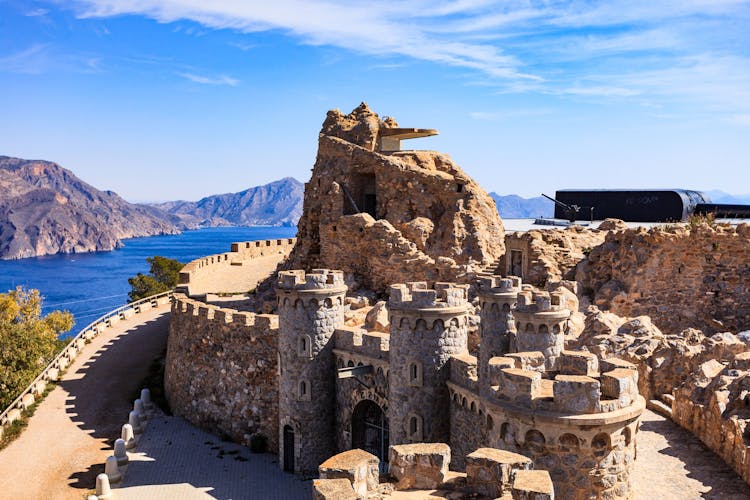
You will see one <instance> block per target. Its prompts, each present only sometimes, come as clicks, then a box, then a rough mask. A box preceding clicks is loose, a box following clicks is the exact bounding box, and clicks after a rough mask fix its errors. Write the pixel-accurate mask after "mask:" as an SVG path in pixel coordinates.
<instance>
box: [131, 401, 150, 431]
mask: <svg viewBox="0 0 750 500" xmlns="http://www.w3.org/2000/svg"><path fill="white" fill-rule="evenodd" d="M133 411H134V412H136V413H137V414H138V418H140V419H141V424H143V425H145V424H146V420H148V416H147V415H146V409H145V408H144V407H143V401H142V400H140V399H136V400H135V402H134V403H133Z"/></svg>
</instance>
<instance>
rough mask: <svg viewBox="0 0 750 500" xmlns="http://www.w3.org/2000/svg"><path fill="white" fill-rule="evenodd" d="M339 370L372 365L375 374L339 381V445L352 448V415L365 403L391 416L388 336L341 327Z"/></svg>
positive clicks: (337, 351)
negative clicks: (389, 411)
mask: <svg viewBox="0 0 750 500" xmlns="http://www.w3.org/2000/svg"><path fill="white" fill-rule="evenodd" d="M334 340H335V347H336V348H335V349H334V351H333V352H334V355H335V357H336V368H344V367H356V366H367V365H371V366H372V367H373V368H372V369H373V372H372V373H370V374H366V375H359V376H358V377H357V378H343V379H336V424H335V425H336V429H335V432H334V434H335V436H336V440H337V442H336V446H337V449H338V451H339V452H342V451H344V450H348V449H350V448H352V446H353V442H352V415H353V412H354V409H355V408H356V407H357V405H358V404H359V403H362V402H363V401H372V402H373V403H375V404H376V405H378V406H379V407H380V409H381V410H382V411H383V412H384V413H385V415H388V408H389V405H388V373H389V371H390V361H389V355H388V354H389V352H388V341H389V335H388V334H387V333H380V332H366V331H364V330H360V329H358V328H339V329H338V330H336V332H335V334H334Z"/></svg>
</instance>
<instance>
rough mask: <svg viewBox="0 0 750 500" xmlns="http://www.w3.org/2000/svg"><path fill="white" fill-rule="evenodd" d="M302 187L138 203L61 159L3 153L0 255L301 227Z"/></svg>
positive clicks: (286, 182)
mask: <svg viewBox="0 0 750 500" xmlns="http://www.w3.org/2000/svg"><path fill="white" fill-rule="evenodd" d="M303 191H304V185H303V184H302V183H301V182H299V181H297V180H295V179H292V178H291V177H288V178H285V179H281V180H279V181H275V182H272V183H270V184H266V185H264V186H257V187H253V188H250V189H246V190H244V191H240V192H239V193H228V194H220V195H214V196H208V197H206V198H203V199H201V200H199V201H196V202H190V201H173V202H166V203H157V204H151V205H147V204H135V203H128V202H127V201H125V200H124V199H122V198H121V197H120V196H118V195H117V194H116V193H114V192H112V191H100V190H98V189H96V188H95V187H93V186H91V185H90V184H87V183H86V182H84V181H82V180H81V179H79V178H78V177H76V176H75V175H74V174H73V173H72V172H71V171H70V170H67V169H65V168H63V167H61V166H60V165H58V164H57V163H53V162H49V161H43V160H24V159H20V158H11V157H8V156H0V259H21V258H25V257H34V256H39V255H50V254H56V253H81V252H92V251H98V250H112V249H115V248H118V247H120V246H122V240H123V239H125V238H134V237H138V236H153V235H157V234H176V233H179V232H180V231H181V230H183V229H192V228H196V227H205V226H224V225H233V226H257V225H276V226H279V225H295V224H296V223H297V219H299V217H300V215H301V214H302V194H303Z"/></svg>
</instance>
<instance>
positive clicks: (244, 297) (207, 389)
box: [165, 104, 750, 499]
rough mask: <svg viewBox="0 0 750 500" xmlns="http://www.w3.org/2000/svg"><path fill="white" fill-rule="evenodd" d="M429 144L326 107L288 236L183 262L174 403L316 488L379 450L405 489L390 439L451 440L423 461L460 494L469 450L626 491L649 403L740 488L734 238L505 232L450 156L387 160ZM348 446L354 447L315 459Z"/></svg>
mask: <svg viewBox="0 0 750 500" xmlns="http://www.w3.org/2000/svg"><path fill="white" fill-rule="evenodd" d="M435 133H436V132H435V131H434V130H429V129H408V128H401V127H399V126H398V124H396V122H395V121H394V120H393V119H391V118H387V119H381V118H380V117H378V116H377V115H376V114H375V113H373V112H372V111H371V110H370V109H369V108H368V107H367V106H366V105H364V104H363V105H362V106H360V107H358V108H357V109H355V110H354V111H353V112H352V113H351V114H349V115H343V114H341V113H340V112H338V111H331V112H329V114H328V117H327V118H326V121H325V122H324V124H323V128H322V131H321V134H320V139H319V150H318V158H317V161H316V164H315V167H314V168H313V173H312V178H311V180H310V181H309V182H308V183H307V185H306V189H305V200H304V211H303V217H302V219H301V220H300V223H299V228H298V235H297V239H296V240H294V239H292V240H273V241H265V242H246V243H237V244H233V245H232V250H231V252H228V253H226V254H221V255H216V256H209V257H205V258H203V259H199V260H198V261H194V262H192V263H190V264H188V265H187V266H186V267H185V268H184V270H183V272H182V273H181V276H180V286H179V287H178V290H177V291H178V292H179V293H178V294H177V295H176V299H175V301H174V304H173V310H172V319H171V323H170V336H169V343H168V350H167V361H166V370H165V388H166V391H167V396H168V399H169V402H170V405H171V407H172V409H173V411H174V412H175V413H177V414H180V415H183V416H184V417H185V418H187V419H188V420H190V421H191V422H193V423H195V424H197V425H199V426H202V427H204V428H207V429H209V430H211V431H213V432H216V433H218V434H221V435H223V436H226V437H228V438H231V439H233V440H236V441H239V442H243V443H250V441H252V440H253V439H254V438H256V436H263V437H264V438H265V439H267V440H268V443H269V446H270V449H271V450H272V451H275V452H277V453H278V456H279V464H280V466H281V467H283V468H284V469H285V470H288V471H290V472H295V473H303V474H306V475H316V473H317V472H318V471H319V472H320V476H321V478H327V479H321V480H319V481H316V486H315V491H316V492H318V493H320V492H324V491H328V490H330V491H332V492H334V493H331V494H330V497H331V498H334V497H336V496H335V495H336V494H340V491H341V490H337V489H336V488H337V487H338V486H335V485H336V484H339V485H341V484H343V486H342V487H348V486H346V484H349V483H347V482H346V481H344V482H343V483H342V482H341V481H340V479H335V478H336V477H337V476H335V475H331V472H330V470H329V468H327V466H326V465H325V464H329V465H330V463H331V461H333V462H335V463H337V464H339V466H340V465H341V463H344V462H346V459H347V457H354V458H352V459H353V460H354V459H356V460H355V461H357V460H358V461H360V462H361V461H362V460H364V462H362V463H368V464H370V465H369V466H368V467H370V468H372V467H373V465H372V464H373V463H375V464H376V465H375V466H374V467H375V468H376V469H377V468H378V467H379V468H380V469H379V470H380V472H382V473H386V472H387V471H388V462H389V461H390V472H391V474H392V475H393V476H395V477H396V478H397V479H399V474H401V476H403V474H405V473H404V472H403V471H404V470H405V467H403V466H402V465H403V463H402V462H403V461H404V457H403V456H401V455H399V453H400V452H398V449H399V448H400V447H401V446H406V445H408V446H419V444H420V443H444V446H445V445H449V446H450V450H449V451H448V452H447V456H448V457H449V458H447V459H446V458H445V457H446V455H445V453H443V455H441V456H442V457H443V458H441V459H439V460H438V459H435V458H434V457H435V456H436V455H435V453H436V452H434V450H432V449H430V450H432V451H429V452H425V453H427V455H429V456H430V457H432V458H430V459H429V460H427V462H429V463H433V462H435V463H437V462H439V463H440V464H443V463H444V462H446V460H447V461H449V462H450V467H451V469H452V470H453V471H456V472H455V473H456V474H464V480H463V481H464V482H463V483H461V484H463V485H464V486H463V490H461V487H458V489H459V490H461V491H467V492H468V491H473V492H479V493H481V492H485V494H486V491H487V490H486V488H485V489H484V490H483V489H482V488H479V489H477V488H474V489H473V490H472V489H471V488H470V487H469V486H470V485H472V484H474V483H475V482H476V478H477V477H478V476H477V475H476V474H477V472H476V471H477V470H483V469H482V467H478V466H477V463H479V462H478V461H479V460H480V459H479V458H477V457H480V456H481V457H482V458H481V460H485V461H487V460H490V458H487V457H492V456H495V455H493V453H495V454H497V453H508V454H509V455H508V456H510V455H513V456H514V457H515V456H523V457H527V458H526V459H524V460H529V459H530V462H529V464H528V465H527V466H524V467H521V469H524V470H525V469H529V468H533V469H535V470H534V471H529V472H534V473H540V474H541V473H543V474H548V477H549V478H551V480H552V483H553V485H554V494H556V495H557V496H558V497H559V498H566V499H567V498H633V485H632V479H631V472H632V469H633V466H634V462H635V459H636V453H635V450H636V440H637V434H638V425H639V417H640V415H641V413H642V412H643V410H644V408H645V407H646V404H647V401H648V402H649V403H648V404H649V406H650V407H652V408H654V409H657V410H660V411H662V412H664V413H666V414H671V412H672V410H673V409H674V419H675V421H676V422H678V423H679V424H680V425H683V426H684V427H686V428H687V429H689V430H691V431H692V432H694V433H696V434H697V435H698V436H699V437H700V438H701V439H702V440H703V441H704V442H705V443H706V444H707V445H708V446H709V447H710V448H711V449H713V450H714V451H716V452H717V453H718V454H719V455H720V456H722V457H723V458H724V459H725V460H726V461H727V463H729V464H730V465H731V466H732V467H733V468H734V469H735V470H736V471H737V472H738V474H740V475H741V476H742V477H743V478H744V479H745V480H746V481H748V480H750V453H747V451H748V450H750V447H748V445H747V444H746V442H745V439H746V438H745V437H744V436H745V424H746V422H748V421H750V411H748V410H747V409H746V406H745V405H746V402H745V401H746V399H747V398H746V397H745V392H747V391H743V389H742V388H743V387H745V385H744V383H743V382H744V380H745V378H746V377H748V376H750V375H749V374H750V363H748V362H747V361H746V358H748V356H750V354H745V353H746V352H747V351H750V333H747V332H742V331H741V330H742V329H743V328H748V327H749V326H748V325H750V226H747V225H739V226H729V225H721V224H713V223H707V222H700V221H698V222H695V223H692V222H691V223H690V224H687V225H684V224H683V225H665V226H660V227H655V228H652V229H644V228H628V227H627V226H626V225H625V224H624V223H622V222H621V221H610V220H608V221H605V222H603V223H602V224H601V225H600V226H599V227H597V228H582V227H578V226H574V227H571V228H568V229H564V230H562V229H549V230H542V231H540V230H533V231H528V232H525V233H513V234H507V235H506V234H505V231H504V228H503V224H502V221H501V220H500V218H499V216H498V215H497V211H496V210H495V206H494V203H493V202H492V200H491V198H489V196H488V195H487V193H486V192H484V191H483V190H482V189H481V187H479V186H478V185H477V184H476V183H475V182H474V181H473V180H472V179H471V178H470V177H468V176H467V175H466V174H465V173H464V172H463V171H462V170H461V169H460V168H459V167H458V166H457V165H455V164H454V163H453V162H452V161H451V160H450V158H449V157H448V156H447V155H445V154H442V153H436V152H431V151H402V150H400V145H401V141H402V140H404V139H410V138H415V137H424V136H428V135H434V134H435ZM249 291H253V293H250V294H249V293H248V292H249ZM748 359H750V358H748ZM747 380H750V378H748V379H747ZM391 445H397V446H391ZM424 446H436V445H424ZM356 449H359V450H364V451H363V452H362V453H364V452H367V453H366V454H365V455H366V456H367V457H370V458H366V459H364V458H363V456H364V455H361V454H359V455H351V454H350V455H343V456H341V457H339V456H338V455H337V457H338V458H337V457H333V458H331V457H332V456H333V455H336V454H337V453H342V452H346V451H347V450H356ZM389 449H391V452H390V453H391V454H390V455H389ZM491 449H494V451H493V450H491ZM393 450H396V451H395V452H394V451H393ZM498 450H502V451H498ZM394 453H395V455H394ZM410 453H412V458H413V455H414V452H410ZM430 453H431V454H430ZM515 454H518V455H515ZM417 455H419V453H417ZM438 455H440V454H439V453H438ZM523 457H521V458H522V459H523ZM745 457H748V458H747V459H746V458H745ZM368 460H369V461H368ZM373 460H374V462H373ZM498 460H500V459H498ZM512 460H518V459H516V458H513V459H512ZM512 460H511V461H512ZM490 461H491V460H490ZM407 462H408V460H407ZM412 462H413V460H412ZM358 463H359V462H358ZM482 463H484V462H482ZM514 463H516V462H514ZM394 464H401V465H399V466H398V467H395V468H394ZM516 465H517V464H516ZM436 467H437V469H435V470H438V469H440V470H443V469H445V470H447V467H448V464H447V463H444V464H443V465H440V466H437V465H436ZM514 467H515V466H514ZM339 468H341V467H339ZM344 468H345V467H344ZM365 468H367V467H365ZM406 468H407V469H408V467H406ZM445 470H443V472H441V474H439V475H440V476H441V477H443V476H445ZM504 470H505V469H504ZM508 470H510V469H508ZM513 470H514V471H515V470H516V468H514V469H513ZM396 471H401V472H396ZM542 471H546V472H542ZM425 474H427V475H430V474H431V473H430V472H425ZM508 474H510V472H508ZM508 474H506V477H505V478H504V481H505V482H507V483H508V484H510V483H512V478H513V477H516V474H517V473H516V472H513V474H511V475H508ZM524 474H525V472H523V473H521V474H520V475H518V478H519V482H521V478H523V477H530V476H524ZM371 475H372V474H371ZM375 476H377V474H375ZM511 476H512V477H511ZM338 477H339V478H340V477H345V476H338ZM346 477H348V476H346ZM326 481H333V482H334V483H326ZM337 481H338V483H336V482H337ZM351 483H352V486H351V487H352V488H355V486H356V484H355V483H356V481H352V482H351ZM370 483H372V484H370ZM401 483H403V479H399V481H398V482H397V484H401ZM367 484H369V486H367V487H366V488H365V492H364V493H363V492H360V493H358V495H359V497H364V496H366V495H370V496H372V495H374V493H373V491H375V490H374V488H376V487H377V479H376V480H375V481H371V480H370V481H369V483H367ZM503 484H505V483H503ZM467 485H469V486H467ZM409 486H411V487H413V486H414V484H413V483H409ZM432 486H440V483H439V481H438V482H437V483H435V484H433V485H432ZM506 486H507V485H506ZM503 488H504V489H503ZM503 488H500V489H498V490H497V491H496V493H498V494H497V496H501V494H500V493H502V494H506V493H507V494H508V495H510V494H511V493H510V489H508V488H510V486H508V487H507V488H506V487H505V486H503ZM519 488H521V486H519ZM355 489H356V488H355ZM532 490H533V488H532ZM532 490H529V491H532ZM335 491H339V493H335ZM346 491H348V490H346ZM352 491H354V490H352ZM519 491H520V489H519ZM368 492H369V493H368ZM527 493H528V492H527ZM316 494H317V493H316ZM539 494H540V495H541V493H539ZM321 495H322V496H321V498H326V497H327V496H326V495H325V494H322V493H321ZM513 495H515V496H517V497H518V498H526V497H525V496H523V494H521V493H518V494H517V493H515V490H514V493H513ZM532 497H533V495H531V496H529V498H532ZM336 498H356V496H346V494H343V496H340V497H336ZM373 498H374V496H373ZM508 498H510V497H508ZM538 498H543V497H542V496H538Z"/></svg>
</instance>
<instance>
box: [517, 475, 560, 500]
mask: <svg viewBox="0 0 750 500" xmlns="http://www.w3.org/2000/svg"><path fill="white" fill-rule="evenodd" d="M510 492H511V495H512V496H513V500H555V489H554V487H553V486H552V479H551V478H550V477H549V473H548V472H547V471H544V470H517V471H515V473H514V474H513V486H512V487H511V490H510Z"/></svg>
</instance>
